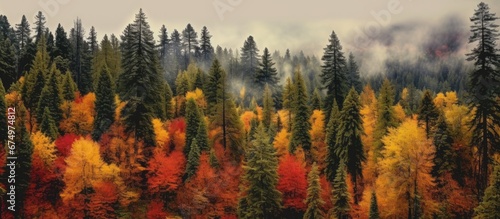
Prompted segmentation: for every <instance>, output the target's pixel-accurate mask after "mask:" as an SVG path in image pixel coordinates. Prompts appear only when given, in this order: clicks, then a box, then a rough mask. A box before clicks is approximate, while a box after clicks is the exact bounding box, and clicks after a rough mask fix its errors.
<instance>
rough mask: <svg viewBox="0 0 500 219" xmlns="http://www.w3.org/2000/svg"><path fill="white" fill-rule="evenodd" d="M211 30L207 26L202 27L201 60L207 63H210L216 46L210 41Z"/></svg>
mask: <svg viewBox="0 0 500 219" xmlns="http://www.w3.org/2000/svg"><path fill="white" fill-rule="evenodd" d="M210 38H212V35H210V32H208V29H207V27H206V26H203V28H202V29H201V39H200V50H201V60H202V63H204V64H205V65H210V63H212V60H213V57H214V47H212V44H211V43H210Z"/></svg>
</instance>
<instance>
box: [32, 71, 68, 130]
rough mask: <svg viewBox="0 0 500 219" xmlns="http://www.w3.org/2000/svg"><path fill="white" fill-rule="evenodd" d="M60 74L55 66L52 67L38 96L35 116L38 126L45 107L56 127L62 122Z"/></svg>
mask: <svg viewBox="0 0 500 219" xmlns="http://www.w3.org/2000/svg"><path fill="white" fill-rule="evenodd" d="M60 76H61V73H60V72H59V70H57V69H56V68H55V65H52V68H51V72H50V75H49V79H48V81H47V83H45V86H44V88H43V89H42V94H41V95H40V100H39V101H38V106H37V111H36V113H37V114H36V116H37V122H38V124H40V123H41V122H42V117H43V114H44V109H45V107H48V108H49V111H50V116H51V117H52V119H54V122H55V124H56V127H58V125H57V124H59V122H60V121H61V120H62V114H63V112H62V110H61V108H60V106H61V104H62V100H63V99H62V96H61V93H62V91H61V85H60V79H59V77H60Z"/></svg>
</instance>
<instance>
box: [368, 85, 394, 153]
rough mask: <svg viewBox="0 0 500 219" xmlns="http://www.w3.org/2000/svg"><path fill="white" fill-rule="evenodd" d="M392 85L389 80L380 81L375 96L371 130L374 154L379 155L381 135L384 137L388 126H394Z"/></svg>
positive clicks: (381, 144) (381, 147)
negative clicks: (373, 127)
mask: <svg viewBox="0 0 500 219" xmlns="http://www.w3.org/2000/svg"><path fill="white" fill-rule="evenodd" d="M394 95H395V94H394V87H393V86H392V84H391V82H390V81H389V80H387V79H385V80H384V82H383V83H382V87H381V88H380V90H379V94H378V98H377V104H378V105H377V121H376V122H375V130H374V131H373V138H374V142H373V146H374V147H375V150H374V152H375V156H376V157H381V156H382V154H381V152H382V150H383V148H384V144H383V143H382V137H384V136H385V135H386V134H387V133H388V131H389V128H392V127H395V126H396V125H397V124H396V119H395V112H394V108H393V107H392V106H393V104H394Z"/></svg>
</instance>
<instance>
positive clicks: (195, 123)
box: [184, 98, 201, 156]
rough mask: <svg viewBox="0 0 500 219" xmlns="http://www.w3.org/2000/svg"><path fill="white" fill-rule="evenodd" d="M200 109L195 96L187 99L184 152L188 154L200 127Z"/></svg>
mask: <svg viewBox="0 0 500 219" xmlns="http://www.w3.org/2000/svg"><path fill="white" fill-rule="evenodd" d="M200 118H201V116H200V110H199V109H198V105H196V102H195V101H194V99H193V98H190V99H188V100H187V104H186V144H185V146H184V154H185V155H186V156H187V155H188V154H189V152H190V151H191V149H190V148H189V147H191V143H192V141H193V139H194V138H196V135H197V134H198V129H199V127H200Z"/></svg>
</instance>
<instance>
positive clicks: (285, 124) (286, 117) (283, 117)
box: [278, 109, 291, 130]
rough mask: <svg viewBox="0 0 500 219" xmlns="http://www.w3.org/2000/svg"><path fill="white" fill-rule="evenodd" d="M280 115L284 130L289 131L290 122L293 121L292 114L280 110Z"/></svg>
mask: <svg viewBox="0 0 500 219" xmlns="http://www.w3.org/2000/svg"><path fill="white" fill-rule="evenodd" d="M278 115H279V117H280V119H281V124H282V125H283V128H284V129H286V130H289V120H291V115H290V112H289V111H288V110H286V109H282V110H278Z"/></svg>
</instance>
